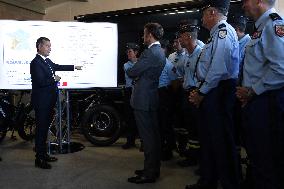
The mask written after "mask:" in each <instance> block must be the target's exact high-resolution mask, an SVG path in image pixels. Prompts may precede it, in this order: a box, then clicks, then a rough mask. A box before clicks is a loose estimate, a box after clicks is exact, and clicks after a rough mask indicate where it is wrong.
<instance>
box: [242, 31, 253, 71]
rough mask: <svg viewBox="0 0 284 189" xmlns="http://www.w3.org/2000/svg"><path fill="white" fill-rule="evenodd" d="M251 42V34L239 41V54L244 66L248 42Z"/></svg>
mask: <svg viewBox="0 0 284 189" xmlns="http://www.w3.org/2000/svg"><path fill="white" fill-rule="evenodd" d="M250 40H251V38H250V36H249V34H246V35H245V36H243V37H242V38H241V39H240V40H239V54H240V63H241V64H242V63H243V61H244V58H245V50H246V45H247V44H248V42H249V41H250ZM241 66H242V65H240V67H241Z"/></svg>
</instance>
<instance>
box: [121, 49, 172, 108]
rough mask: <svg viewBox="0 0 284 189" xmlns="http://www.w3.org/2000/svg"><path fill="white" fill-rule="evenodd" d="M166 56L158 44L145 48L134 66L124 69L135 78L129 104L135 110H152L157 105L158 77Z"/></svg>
mask: <svg viewBox="0 0 284 189" xmlns="http://www.w3.org/2000/svg"><path fill="white" fill-rule="evenodd" d="M165 63H166V57H165V53H164V52H163V51H162V49H161V47H160V45H156V44H155V45H153V46H151V48H149V49H146V50H145V51H144V52H143V53H142V54H141V56H140V58H139V59H138V62H137V63H135V64H134V66H133V67H132V68H130V69H128V70H127V71H126V73H127V75H128V76H129V77H131V78H135V85H134V87H133V91H132V96H131V101H130V103H131V106H132V107H133V108H134V109H136V110H143V111H153V110H157V109H158V106H159V97H158V84H159V77H160V75H161V72H162V70H163V68H164V66H165Z"/></svg>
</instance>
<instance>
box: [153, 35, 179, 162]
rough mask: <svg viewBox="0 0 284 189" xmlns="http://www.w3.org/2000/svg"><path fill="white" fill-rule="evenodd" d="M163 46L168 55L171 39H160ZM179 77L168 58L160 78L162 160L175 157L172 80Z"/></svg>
mask: <svg viewBox="0 0 284 189" xmlns="http://www.w3.org/2000/svg"><path fill="white" fill-rule="evenodd" d="M160 43H161V48H162V49H163V50H164V52H165V55H167V52H168V47H169V41H168V40H166V39H162V40H160ZM176 79H177V75H176V73H175V69H174V65H173V63H172V62H171V61H169V60H168V59H167V58H166V64H165V67H164V69H163V71H162V73H161V75H160V78H159V86H158V92H159V126H160V134H161V149H162V150H161V160H163V161H167V160H170V159H171V158H172V157H173V149H175V147H176V142H175V132H174V128H173V125H172V120H173V119H172V114H171V109H172V108H173V100H172V88H171V86H172V81H174V80H176Z"/></svg>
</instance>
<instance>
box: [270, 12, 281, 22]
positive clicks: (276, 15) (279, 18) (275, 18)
mask: <svg viewBox="0 0 284 189" xmlns="http://www.w3.org/2000/svg"><path fill="white" fill-rule="evenodd" d="M269 16H270V18H271V19H272V20H273V21H275V20H283V19H282V18H281V16H279V14H277V13H271V14H270V15H269Z"/></svg>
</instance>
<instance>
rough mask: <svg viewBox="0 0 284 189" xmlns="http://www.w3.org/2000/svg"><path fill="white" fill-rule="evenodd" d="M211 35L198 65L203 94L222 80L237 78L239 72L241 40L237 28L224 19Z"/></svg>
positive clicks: (212, 30)
mask: <svg viewBox="0 0 284 189" xmlns="http://www.w3.org/2000/svg"><path fill="white" fill-rule="evenodd" d="M210 37H211V38H210V40H209V41H208V43H207V44H205V46H204V47H203V50H202V52H201V56H200V59H199V61H198V65H197V78H198V80H199V81H200V82H201V85H200V86H199V87H200V88H199V91H200V92H201V93H203V94H207V93H208V92H209V91H210V90H211V89H213V88H215V87H217V86H218V84H219V82H220V81H222V80H227V79H237V78H238V73H239V42H238V37H237V34H236V31H235V29H234V28H233V27H232V26H231V25H229V24H228V23H227V22H226V21H225V20H222V21H220V22H219V23H218V24H216V25H215V26H214V27H213V28H212V29H211V31H210Z"/></svg>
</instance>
